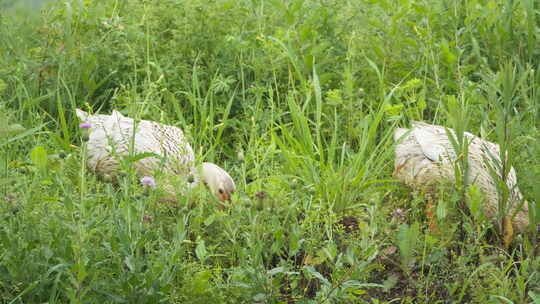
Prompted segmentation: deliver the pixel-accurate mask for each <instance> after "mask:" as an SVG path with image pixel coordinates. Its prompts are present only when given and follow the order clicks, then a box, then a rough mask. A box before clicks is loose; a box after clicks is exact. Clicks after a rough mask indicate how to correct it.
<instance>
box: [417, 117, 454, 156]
mask: <svg viewBox="0 0 540 304" xmlns="http://www.w3.org/2000/svg"><path fill="white" fill-rule="evenodd" d="M449 131H450V132H451V133H452V134H453V130H451V129H449ZM412 134H413V135H414V137H415V139H416V141H417V142H418V144H419V145H420V148H421V150H422V153H424V155H425V156H426V157H427V158H428V159H430V160H431V161H433V162H439V161H442V160H445V159H455V157H456V153H455V151H454V148H453V147H452V144H451V142H450V140H449V139H448V134H447V132H446V129H445V128H444V127H441V126H435V125H428V124H425V123H416V122H415V123H413V131H412Z"/></svg>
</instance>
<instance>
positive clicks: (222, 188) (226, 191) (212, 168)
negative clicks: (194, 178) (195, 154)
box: [198, 162, 236, 202]
mask: <svg viewBox="0 0 540 304" xmlns="http://www.w3.org/2000/svg"><path fill="white" fill-rule="evenodd" d="M198 171H199V172H198V173H199V174H198V175H199V177H200V178H201V179H202V181H203V183H204V184H205V185H206V186H207V187H208V189H210V192H212V194H214V195H215V196H216V197H217V198H219V199H220V200H221V201H228V202H230V201H231V196H232V194H233V193H234V191H235V190H236V185H235V184H234V181H233V179H232V178H231V176H230V175H229V174H228V173H227V172H226V171H225V170H223V169H222V168H220V167H219V166H217V165H215V164H213V163H207V162H205V163H202V164H201V166H200V167H199V170H198Z"/></svg>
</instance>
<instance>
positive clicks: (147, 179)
mask: <svg viewBox="0 0 540 304" xmlns="http://www.w3.org/2000/svg"><path fill="white" fill-rule="evenodd" d="M141 184H142V185H143V187H150V188H152V189H156V181H155V180H154V178H153V177H151V176H143V178H141Z"/></svg>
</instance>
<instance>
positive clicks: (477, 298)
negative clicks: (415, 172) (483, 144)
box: [0, 0, 540, 303]
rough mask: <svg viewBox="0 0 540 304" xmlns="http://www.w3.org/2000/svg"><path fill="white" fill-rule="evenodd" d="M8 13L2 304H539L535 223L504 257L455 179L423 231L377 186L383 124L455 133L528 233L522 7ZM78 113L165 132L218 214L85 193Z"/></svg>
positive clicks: (245, 1) (192, 7)
mask: <svg viewBox="0 0 540 304" xmlns="http://www.w3.org/2000/svg"><path fill="white" fill-rule="evenodd" d="M12 5H13V1H7V0H0V9H1V11H0V102H1V104H0V150H1V153H0V168H1V170H0V172H1V173H0V202H1V203H0V219H1V223H2V224H1V225H0V301H1V302H5V303H44V302H48V303H66V302H72V303H106V302H107V303H157V302H167V303H209V302H212V303H448V302H454V303H465V302H466V303H488V302H489V303H540V258H539V257H538V244H537V239H536V238H537V236H536V234H535V227H531V229H530V231H529V232H528V233H525V234H522V235H521V236H519V237H517V238H516V240H515V241H514V243H513V245H512V247H511V248H510V249H509V250H507V251H506V250H503V249H501V248H500V242H499V240H498V237H497V235H498V234H497V233H496V229H494V227H493V226H494V225H493V222H492V221H490V220H489V219H486V218H485V217H482V216H481V214H479V212H478V210H480V209H479V208H478V204H480V203H481V199H482V195H481V193H478V189H475V188H471V189H457V190H458V191H453V190H450V191H442V190H441V193H440V195H439V198H438V201H437V202H436V204H437V206H436V207H435V209H436V215H437V217H438V219H439V221H440V225H439V231H438V232H433V233H432V232H430V231H429V230H428V229H427V228H428V227H427V226H428V222H427V220H426V218H425V213H424V211H425V204H426V202H425V200H424V198H423V194H422V193H420V192H416V191H412V190H411V189H409V188H407V187H405V186H403V185H401V184H399V183H398V182H397V181H396V180H394V179H393V178H392V170H393V141H392V132H393V130H394V129H395V127H397V126H407V125H408V123H409V121H411V120H423V121H427V122H434V123H437V124H442V125H446V126H449V127H458V128H459V127H464V126H466V129H467V131H469V132H472V133H474V134H478V135H481V136H482V137H484V138H487V139H489V140H492V141H496V142H499V143H500V144H501V146H502V147H503V151H504V150H507V151H508V152H509V155H510V157H508V161H509V162H511V163H512V165H513V166H514V167H515V168H516V170H517V173H518V180H519V186H520V188H521V190H522V192H523V194H524V196H525V198H526V199H527V200H528V201H529V202H531V208H530V210H531V211H530V213H531V219H532V220H533V221H532V222H533V223H534V222H538V218H540V208H539V207H537V206H536V205H535V204H534V202H540V187H538V185H537V184H538V181H539V177H540V164H539V162H540V141H539V140H538V139H539V126H540V103H539V102H540V95H539V90H538V86H539V84H540V69H539V63H540V48H538V45H539V41H540V36H539V35H540V34H539V33H540V16H539V13H540V7H539V4H538V2H537V1H534V0H521V1H517V0H516V1H512V0H504V1H492V0H467V1H453V0H451V1H450V0H400V1H394V0H369V1H367V0H366V1H358V0H354V1H344V0H287V1H286V0H271V1H266V0H240V1H232V0H211V1H209V0H190V1H181V0H160V1H140V0H121V1H120V0H113V1H75V0H68V1H53V2H52V3H50V4H49V5H47V6H45V7H44V8H42V9H40V10H39V11H30V10H24V9H15V8H13V7H12ZM76 107H81V108H83V109H87V110H92V111H93V112H102V113H109V112H110V111H111V110H112V109H118V110H120V111H121V112H122V113H124V114H126V115H129V116H132V117H137V118H143V119H150V120H157V121H160V122H163V123H167V124H172V125H176V126H180V127H181V128H182V129H184V130H185V132H186V133H187V134H188V136H189V138H190V140H191V142H192V145H193V147H194V148H195V150H196V151H197V155H198V158H199V159H200V160H208V161H213V162H215V163H218V164H220V165H222V166H223V167H224V168H226V169H227V170H228V171H229V172H230V173H231V175H232V176H233V178H234V179H235V181H236V183H237V186H238V191H237V194H235V196H234V197H233V200H234V202H235V203H234V205H233V206H232V207H231V208H229V209H228V210H220V209H219V208H217V204H216V202H215V199H214V198H213V197H212V196H211V195H210V194H208V193H207V191H205V190H204V189H202V187H201V188H200V189H196V190H195V191H193V192H192V193H188V194H186V197H185V199H184V202H182V203H180V204H179V205H177V206H172V205H165V204H160V203H158V202H156V200H155V196H154V194H152V193H148V192H145V191H144V190H143V189H142V187H141V186H140V185H139V184H138V183H137V179H136V178H135V177H134V176H133V175H132V174H125V175H123V176H122V177H121V178H120V182H119V185H111V184H109V183H106V182H104V181H101V180H99V179H98V178H97V177H96V176H95V175H93V174H92V173H91V172H88V171H87V170H86V168H85V166H84V165H83V164H84V157H85V156H84V153H83V151H84V142H83V141H82V140H81V137H82V133H81V131H80V130H78V121H77V119H76V117H75V113H74V109H75V108H76ZM129 172H130V171H127V173H129ZM463 197H467V198H468V200H469V205H470V206H472V207H471V210H470V211H469V210H463V209H460V208H458V206H461V205H460V204H457V202H458V201H460V200H462V199H463ZM475 206H476V207H475ZM531 226H534V225H531Z"/></svg>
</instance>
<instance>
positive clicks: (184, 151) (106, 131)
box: [76, 109, 236, 202]
mask: <svg viewBox="0 0 540 304" xmlns="http://www.w3.org/2000/svg"><path fill="white" fill-rule="evenodd" d="M76 114H77V117H79V119H80V120H81V121H82V122H83V123H86V124H89V125H86V126H87V127H90V128H89V138H88V143H87V149H88V161H87V165H88V166H89V168H90V169H91V170H93V171H95V172H96V173H98V174H99V175H102V176H108V177H112V178H114V177H115V176H116V174H117V172H118V170H119V157H126V156H128V155H130V145H132V147H133V154H132V155H137V154H142V153H148V154H147V155H148V157H144V158H142V159H139V160H136V161H135V162H134V167H135V170H136V172H137V174H138V175H140V176H153V175H154V173H157V171H160V172H163V173H165V175H166V176H167V179H169V180H174V179H175V178H176V179H177V180H178V179H179V180H180V182H181V183H184V184H186V185H187V186H189V187H194V186H196V185H197V184H198V183H199V181H200V180H202V181H203V183H204V184H205V185H206V186H207V187H208V188H209V189H210V191H211V192H212V193H213V194H214V195H215V196H216V197H218V198H219V199H220V200H222V201H229V202H230V200H231V195H232V194H233V193H234V191H235V189H236V186H235V184H234V181H233V179H232V178H231V177H230V175H229V174H228V173H227V172H226V171H225V170H223V169H222V168H220V167H219V166H217V165H215V164H212V163H208V162H204V163H202V164H201V166H200V167H198V168H195V156H194V153H193V149H192V148H191V146H190V144H189V143H188V142H187V141H186V138H185V137H184V134H183V132H182V130H181V129H179V128H177V127H174V126H168V125H164V124H160V123H157V122H153V121H148V120H140V121H135V120H134V119H132V118H129V117H125V116H123V115H122V114H121V113H120V112H118V111H114V110H113V112H112V114H111V115H100V114H95V115H90V114H88V113H87V112H84V111H82V110H80V109H76ZM134 128H135V129H134ZM143 156H144V155H143ZM189 176H192V177H193V181H192V182H188V180H189ZM163 188H164V190H165V191H166V192H167V193H168V195H169V198H170V197H171V196H173V197H175V194H176V191H175V186H174V185H173V184H172V183H166V184H165V185H163Z"/></svg>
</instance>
